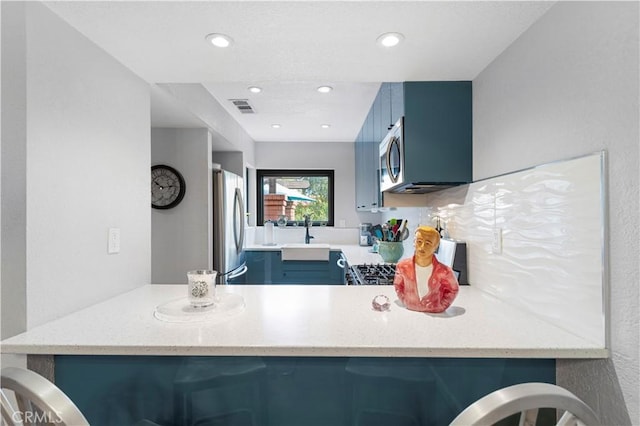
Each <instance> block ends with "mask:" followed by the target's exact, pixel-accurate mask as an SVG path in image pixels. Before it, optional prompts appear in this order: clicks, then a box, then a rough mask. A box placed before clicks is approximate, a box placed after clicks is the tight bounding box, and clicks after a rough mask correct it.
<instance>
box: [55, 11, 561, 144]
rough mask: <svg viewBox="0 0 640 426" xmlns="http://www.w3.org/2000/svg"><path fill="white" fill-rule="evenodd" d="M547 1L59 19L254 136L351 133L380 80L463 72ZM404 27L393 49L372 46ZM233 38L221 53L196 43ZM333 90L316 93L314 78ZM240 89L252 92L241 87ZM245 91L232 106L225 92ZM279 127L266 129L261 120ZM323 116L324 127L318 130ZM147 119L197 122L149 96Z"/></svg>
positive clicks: (329, 137) (473, 70) (483, 62)
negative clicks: (192, 90)
mask: <svg viewBox="0 0 640 426" xmlns="http://www.w3.org/2000/svg"><path fill="white" fill-rule="evenodd" d="M553 3H554V2H546V1H545V2H521V1H505V2H490V1H476V2H457V1H445V2H432V1H414V2H406V1H399V0H395V1H381V2H373V1H290V2H282V1H268V0H267V1H243V0H242V1H206V2H195V1H177V2H172V1H156V2H153V1H152V2H142V1H105V2H97V1H71V2H60V1H53V2H47V3H46V4H47V6H48V7H50V8H51V9H52V10H53V11H54V12H56V13H57V14H58V15H59V16H61V17H62V18H63V19H65V20H66V21H67V22H68V23H69V24H70V25H72V26H73V27H75V28H76V29H78V30H79V31H80V32H82V33H83V34H85V35H86V36H87V37H88V38H89V39H91V40H93V41H94V42H95V43H96V44H97V45H99V46H101V47H102V48H103V49H104V50H105V51H107V52H108V53H109V54H110V55H112V56H113V57H115V58H116V59H118V60H119V61H120V62H121V63H123V64H124V65H125V66H127V67H128V68H129V69H131V70H132V71H133V72H135V73H136V74H138V75H139V76H140V77H142V78H143V79H145V80H146V81H148V82H149V83H201V84H203V86H204V87H206V88H207V90H209V92H210V93H211V94H212V95H213V96H214V97H215V98H216V99H217V100H218V102H220V103H221V104H222V105H223V106H224V107H225V108H226V109H227V110H228V111H229V113H230V114H231V115H232V116H233V117H234V118H235V119H236V120H237V121H238V122H239V123H240V125H241V126H242V127H243V128H244V129H245V130H246V131H247V133H248V134H249V135H250V136H251V137H252V138H253V139H254V140H256V141H353V140H354V139H355V137H356V135H357V133H358V131H359V129H360V126H361V125H362V122H363V121H364V118H365V116H366V114H367V112H368V109H369V107H370V106H371V103H372V102H373V99H374V97H375V93H376V91H377V89H378V87H379V84H380V82H383V81H411V80H414V81H416V80H473V79H474V78H475V77H476V76H477V75H478V74H479V73H480V72H481V71H482V70H483V69H484V68H485V67H486V66H487V65H488V64H489V63H491V61H493V59H495V58H496V57H497V56H498V55H499V54H500V53H501V52H502V51H503V50H504V49H505V48H506V47H507V46H509V45H510V44H511V43H512V42H513V41H514V40H515V39H517V38H518V36H520V34H522V32H524V31H525V30H526V29H527V28H528V27H529V26H530V25H531V24H532V23H533V22H535V21H536V20H537V19H539V18H540V16H542V15H543V14H544V13H545V12H546V11H547V10H548V9H549V8H550V7H551V6H552V5H553ZM389 31H396V32H401V33H402V34H404V37H405V39H404V42H403V43H402V44H400V45H399V46H397V47H396V48H393V49H385V48H382V47H379V46H378V45H377V44H376V38H377V37H378V36H379V35H380V34H382V33H384V32H389ZM214 32H216V33H218V32H219V33H224V34H227V35H229V36H231V37H232V38H233V39H234V44H233V45H232V46H231V47H230V48H228V49H217V48H214V47H213V46H211V45H210V44H208V43H207V42H206V41H205V36H206V35H207V34H210V33H214ZM324 84H328V85H330V86H333V87H334V89H335V90H333V91H332V92H331V93H329V94H320V93H318V92H317V91H316V90H315V89H316V87H317V86H319V85H324ZM250 85H258V86H260V87H262V88H263V89H264V90H263V92H262V93H259V94H253V93H250V92H248V91H247V87H248V86H250ZM232 98H235V99H237V98H239V99H248V100H249V102H250V103H251V105H252V106H253V107H254V109H255V111H256V113H255V114H240V113H239V112H238V111H237V110H236V109H235V107H234V106H233V105H232V104H231V103H230V102H229V101H228V99H232ZM273 123H278V124H281V125H282V127H281V128H280V129H273V128H272V127H271V124H273ZM323 123H327V124H330V125H331V127H330V128H329V129H321V128H320V124H323ZM152 125H154V126H175V127H190V126H197V125H201V123H199V122H198V120H196V119H194V117H193V116H190V115H189V114H188V113H187V112H185V111H184V109H183V108H182V107H181V106H180V105H176V104H172V103H171V101H170V100H169V99H167V98H164V99H163V97H162V96H161V95H158V94H157V93H156V94H155V95H154V96H152Z"/></svg>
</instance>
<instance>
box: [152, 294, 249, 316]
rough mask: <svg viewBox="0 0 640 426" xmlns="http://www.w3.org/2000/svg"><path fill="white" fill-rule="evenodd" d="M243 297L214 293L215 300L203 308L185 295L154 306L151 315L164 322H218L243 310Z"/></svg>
mask: <svg viewBox="0 0 640 426" xmlns="http://www.w3.org/2000/svg"><path fill="white" fill-rule="evenodd" d="M244 307H245V304H244V298H243V297H242V296H240V295H238V294H233V293H222V292H220V293H218V294H216V302H215V303H214V304H213V305H209V306H206V307H204V308H195V307H193V306H191V304H190V303H189V299H187V298H186V297H183V298H180V299H175V300H171V301H169V302H166V303H163V304H162V305H158V306H156V309H155V311H154V312H153V316H154V317H156V318H157V319H159V320H160V321H166V322H202V321H207V322H211V323H219V322H223V321H226V320H228V319H230V318H232V317H234V316H235V315H238V314H240V313H241V312H243V311H244Z"/></svg>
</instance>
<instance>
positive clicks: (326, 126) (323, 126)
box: [320, 124, 331, 129]
mask: <svg viewBox="0 0 640 426" xmlns="http://www.w3.org/2000/svg"><path fill="white" fill-rule="evenodd" d="M320 127H322V128H323V129H328V128H329V127H331V124H321V125H320Z"/></svg>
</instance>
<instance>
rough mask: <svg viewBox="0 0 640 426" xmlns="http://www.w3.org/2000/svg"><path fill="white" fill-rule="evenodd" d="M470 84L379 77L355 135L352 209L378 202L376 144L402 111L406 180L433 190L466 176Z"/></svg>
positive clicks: (469, 171) (466, 180)
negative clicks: (388, 80) (384, 80)
mask: <svg viewBox="0 0 640 426" xmlns="http://www.w3.org/2000/svg"><path fill="white" fill-rule="evenodd" d="M471 89H472V88H471V82H470V81H410V82H404V83H382V85H381V86H380V89H379V91H378V95H377V96H376V98H375V100H374V102H373V105H372V106H371V109H370V110H369V114H368V115H367V118H366V119H365V122H364V123H363V125H362V128H361V131H360V133H359V135H358V139H357V140H356V148H355V149H356V153H355V154H356V161H355V163H356V176H355V178H356V209H357V210H359V211H370V210H373V209H377V208H379V207H382V197H381V193H380V177H379V174H380V164H379V146H380V142H381V141H382V140H383V139H384V137H385V136H386V135H387V133H388V132H389V130H390V128H391V126H393V125H394V124H395V123H396V122H398V120H400V118H402V117H404V181H405V182H408V183H426V184H429V185H427V186H431V185H434V189H436V190H437V189H438V188H439V187H440V185H442V188H443V189H444V188H446V187H447V186H448V185H451V184H463V183H469V182H471V180H472V178H473V176H472V116H471V111H472V97H471V96H472V92H471ZM434 189H430V190H434Z"/></svg>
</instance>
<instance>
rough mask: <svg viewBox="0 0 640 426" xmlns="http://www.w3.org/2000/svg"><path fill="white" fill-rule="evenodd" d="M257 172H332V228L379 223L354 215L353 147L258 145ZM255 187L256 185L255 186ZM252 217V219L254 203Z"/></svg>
mask: <svg viewBox="0 0 640 426" xmlns="http://www.w3.org/2000/svg"><path fill="white" fill-rule="evenodd" d="M255 146H256V148H255V168H256V169H333V170H335V172H334V173H335V174H334V180H335V181H334V185H335V186H334V205H335V207H334V208H335V210H334V212H335V217H334V219H335V225H336V226H338V225H339V223H340V220H344V221H345V227H347V228H356V227H357V226H358V224H359V223H360V222H366V221H368V222H372V221H375V222H376V223H377V222H378V221H379V219H378V218H379V215H377V214H376V215H374V214H370V213H360V214H359V213H357V212H356V209H355V199H356V188H355V168H354V164H355V150H354V144H352V143H336V142H324V143H323V142H308V143H305V142H299V143H296V142H257V143H256V144H255ZM254 185H255V183H254ZM251 205H252V207H251V208H252V211H251V214H252V216H254V217H255V213H256V212H255V202H254V203H251Z"/></svg>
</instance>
